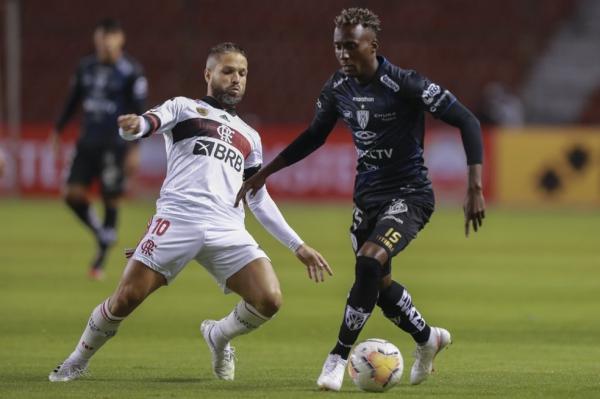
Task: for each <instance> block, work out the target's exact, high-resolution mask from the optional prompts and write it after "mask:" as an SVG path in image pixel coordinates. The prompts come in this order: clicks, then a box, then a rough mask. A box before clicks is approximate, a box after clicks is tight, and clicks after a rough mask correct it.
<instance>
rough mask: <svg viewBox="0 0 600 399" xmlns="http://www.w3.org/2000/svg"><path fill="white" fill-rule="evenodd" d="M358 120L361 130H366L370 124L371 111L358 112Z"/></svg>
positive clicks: (360, 110)
mask: <svg viewBox="0 0 600 399" xmlns="http://www.w3.org/2000/svg"><path fill="white" fill-rule="evenodd" d="M356 120H357V121H358V124H359V126H360V128H361V129H365V128H366V127H367V125H368V124H369V110H368V109H359V110H357V111H356Z"/></svg>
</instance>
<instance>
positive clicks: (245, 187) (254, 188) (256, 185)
mask: <svg viewBox="0 0 600 399" xmlns="http://www.w3.org/2000/svg"><path fill="white" fill-rule="evenodd" d="M260 172H261V171H260V170H259V171H258V172H257V173H256V174H255V175H254V176H252V177H250V178H249V179H248V180H246V181H244V183H243V184H242V187H241V188H240V191H238V193H237V195H236V197H235V205H234V206H235V207H236V208H237V207H238V205H239V204H240V201H241V200H242V199H244V198H246V193H247V192H248V191H250V195H251V196H252V197H254V195H256V193H257V192H258V190H260V188H261V187H262V186H264V185H265V181H266V177H264V176H263V174H262V173H260Z"/></svg>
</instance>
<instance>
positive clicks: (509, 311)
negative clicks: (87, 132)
mask: <svg viewBox="0 0 600 399" xmlns="http://www.w3.org/2000/svg"><path fill="white" fill-rule="evenodd" d="M354 5H359V6H368V7H369V8H372V9H373V10H374V11H375V12H376V13H377V14H379V15H380V17H381V18H382V22H383V32H382V33H381V36H380V41H381V45H382V46H381V54H383V55H385V56H386V57H388V58H389V59H390V60H391V61H392V62H394V63H397V64H398V65H400V66H403V67H406V68H414V69H417V70H418V71H420V72H422V73H423V74H425V75H426V76H428V77H431V78H432V79H434V80H435V81H437V82H439V83H441V84H443V85H444V86H446V87H447V88H449V89H450V90H452V91H453V92H454V93H455V94H456V95H457V96H458V97H459V98H460V99H461V100H462V101H463V102H464V103H465V104H466V105H467V106H469V107H470V108H471V109H473V110H474V111H477V112H478V114H479V110H480V108H481V104H482V102H483V97H484V94H485V87H487V86H488V85H489V84H490V83H491V82H496V83H500V84H502V85H503V86H504V87H505V88H507V89H509V90H510V91H512V92H513V93H515V94H516V95H517V96H518V97H519V99H520V101H521V102H522V104H523V109H524V123H522V124H511V123H490V124H485V125H484V126H483V128H484V139H485V160H486V162H485V190H486V199H487V200H488V204H489V209H488V216H487V218H486V220H485V224H484V228H483V230H482V231H480V232H479V233H477V234H476V235H475V236H474V237H473V236H472V237H471V238H469V239H468V240H465V239H464V237H463V235H462V216H461V211H460V202H461V201H462V198H463V195H464V188H465V187H464V185H465V175H466V174H465V171H466V169H465V162H464V155H463V149H462V145H461V143H460V135H459V133H458V132H457V131H455V130H454V129H452V128H449V127H447V126H445V125H443V124H440V123H438V122H437V121H435V120H433V119H432V118H429V117H428V121H427V133H426V140H427V142H426V152H427V154H426V162H427V164H428V166H429V168H430V171H431V175H432V178H433V180H434V188H435V190H436V196H437V199H438V201H439V203H440V206H439V209H438V210H437V211H436V213H435V214H434V217H433V219H432V221H431V223H430V224H429V225H428V226H427V228H426V229H425V230H424V231H423V233H422V234H421V235H420V237H419V239H418V240H416V241H415V242H414V244H412V245H411V246H410V247H409V249H408V250H407V251H406V252H405V253H403V254H402V256H401V257H399V259H397V260H395V261H394V273H395V275H397V276H401V281H402V282H403V283H406V285H407V286H409V287H410V288H411V291H412V292H413V296H414V297H415V300H416V301H418V305H419V307H420V308H421V310H423V311H424V313H425V314H426V315H427V318H429V319H430V320H434V321H435V322H436V323H439V324H440V325H442V326H446V327H448V328H449V329H451V331H452V332H453V334H454V335H455V337H456V342H455V344H454V345H453V347H452V348H451V351H452V353H451V354H450V352H449V353H448V355H443V356H442V357H441V359H440V360H439V363H440V364H439V368H440V372H439V375H436V376H435V378H434V379H432V380H431V381H428V383H427V384H426V385H423V386H420V387H418V388H417V389H413V387H410V386H408V383H407V381H406V379H404V380H403V383H402V384H401V386H400V387H398V388H397V389H395V390H394V391H393V392H394V393H397V394H398V395H405V396H406V395H407V396H411V397H433V396H444V397H447V398H454V397H456V398H481V397H484V396H486V397H502V398H506V397H519V398H528V397H544V398H548V397H582V398H590V397H597V395H598V392H599V390H600V385H599V384H600V382H599V380H598V375H600V363H598V359H599V358H600V348H599V347H598V344H597V337H598V334H599V333H600V324H599V323H600V320H598V318H597V316H595V315H596V314H597V312H598V309H600V299H599V297H598V292H600V274H599V273H600V270H599V269H598V266H599V265H600V253H599V251H598V247H599V246H598V244H599V243H600V239H599V234H598V226H600V208H599V207H600V127H599V126H598V124H599V123H600V69H599V68H598V65H600V24H598V23H597V21H598V20H600V6H599V5H600V2H598V1H594V0H579V1H577V0H521V1H517V0H504V1H501V2H500V1H492V0H485V1H475V0H473V1H467V0H428V1H383V0H381V1H378V0H371V1H341V0H331V1H316V0H305V1H296V0H288V1H279V2H276V1H239V0H231V1H192V0H173V1H168V2H167V1H160V0H146V1H143V2H142V1H138V0H131V1H115V0H105V1H103V2H96V1H93V2H92V1H67V0H62V1H61V0H49V1H41V0H21V1H18V0H0V21H2V23H0V129H1V131H0V151H2V152H3V153H4V156H5V158H6V162H7V167H6V171H5V174H4V176H3V177H1V178H0V226H1V227H2V228H0V271H1V272H2V275H3V278H2V279H0V299H1V300H0V315H1V316H2V318H3V323H0V342H1V344H0V375H1V377H0V397H7V398H8V397H10V398H21V397H22V398H29V397H44V398H49V397H57V398H58V397H60V398H67V397H72V398H78V397H102V398H107V397H129V398H134V397H140V398H147V397H173V396H175V397H198V396H199V394H206V395H207V396H208V397H226V398H233V397H261V398H262V397H283V396H284V395H285V397H289V398H291V397H302V398H303V397H307V396H313V395H314V396H316V395H322V394H321V393H319V392H316V391H315V390H314V388H313V387H314V379H315V378H316V374H317V372H318V369H319V368H320V366H321V362H322V358H323V354H324V353H326V351H327V350H329V346H330V344H331V338H332V334H334V331H336V330H337V328H338V323H339V318H340V309H342V306H343V301H344V298H345V295H346V293H347V289H348V287H349V286H350V284H351V281H352V278H353V273H352V267H351V265H352V262H353V260H352V254H351V251H350V246H349V240H348V236H347V228H348V223H349V214H350V209H351V204H350V199H351V189H352V181H353V177H354V157H355V153H354V149H353V147H352V144H351V142H350V135H349V134H348V132H347V131H346V128H345V127H344V126H342V125H341V124H340V125H338V127H337V130H336V132H334V133H332V136H331V137H330V139H329V141H328V142H327V144H326V145H325V146H324V147H323V148H322V149H321V150H320V151H318V152H317V153H315V154H313V155H311V157H310V158H309V159H307V160H306V161H304V162H301V163H300V164H298V165H296V166H294V167H292V168H289V170H286V171H283V172H282V173H280V174H277V175H275V176H273V177H272V178H271V179H270V180H269V188H270V190H271V191H272V192H273V193H274V194H275V196H276V197H278V198H279V199H282V200H293V201H294V204H291V203H289V202H285V201H282V202H281V204H282V209H283V211H284V213H285V215H286V217H287V218H288V219H289V220H290V223H291V224H292V225H293V226H294V227H295V228H296V229H297V230H298V232H299V233H300V234H301V235H302V236H303V237H304V238H305V239H306V240H307V241H308V242H309V243H311V244H313V245H314V246H315V247H317V248H318V249H320V250H321V251H322V252H323V254H324V255H325V256H326V257H327V258H328V260H329V261H330V263H331V264H332V265H333V267H334V270H335V272H336V275H335V276H334V278H332V279H331V280H329V281H327V282H326V283H325V285H324V286H317V287H314V286H311V285H309V284H308V282H307V281H303V278H302V270H299V267H298V264H297V262H295V260H294V258H293V256H292V255H291V254H290V253H289V251H287V250H286V249H285V248H282V246H281V245H279V244H278V243H276V242H275V240H274V239H272V238H271V237H270V236H268V234H266V233H265V232H264V231H263V230H262V229H261V228H260V226H258V225H257V223H256V222H255V221H254V220H253V219H252V218H251V217H249V218H248V223H249V229H250V231H251V232H252V233H253V235H255V236H256V238H257V240H258V241H259V242H260V243H261V245H263V246H264V248H265V249H267V252H268V253H269V255H270V256H271V258H272V259H273V262H274V264H275V265H276V268H277V272H278V275H279V277H280V279H281V282H282V287H283V289H284V294H285V306H284V308H283V310H282V312H281V313H280V314H279V315H278V316H277V318H276V319H275V320H274V321H273V322H271V323H270V325H269V326H267V327H265V329H261V330H260V331H257V332H256V333H255V334H252V335H250V336H248V337H242V338H241V339H240V340H239V341H238V342H236V345H237V347H238V350H239V352H238V353H239V354H240V363H239V372H238V375H239V378H238V379H237V380H236V382H235V383H234V384H232V385H226V386H225V385H223V384H221V382H220V381H215V380H213V379H212V378H211V377H210V366H209V363H208V362H209V358H208V354H207V353H206V350H205V348H204V347H201V346H198V345H199V344H198V337H197V334H196V328H197V324H198V322H199V321H200V320H202V319H203V318H205V317H219V316H220V315H222V314H224V313H226V312H228V311H229V310H230V308H231V306H232V305H233V303H235V301H236V299H235V297H234V296H228V297H225V298H223V297H221V296H220V295H219V292H218V290H217V289H216V288H215V287H214V284H213V282H212V281H211V279H210V278H209V277H208V276H207V275H206V273H205V272H204V271H203V270H202V269H201V268H198V267H188V268H186V270H185V271H184V272H183V275H182V276H181V277H180V278H178V280H177V282H176V284H174V287H172V288H169V289H165V290H160V291H159V292H158V293H156V294H155V295H153V297H152V298H150V299H149V300H148V303H147V304H144V306H143V307H142V308H141V309H140V310H139V311H138V312H136V314H135V315H133V316H132V317H131V320H128V322H127V325H126V326H124V328H123V329H122V331H121V332H120V333H119V338H118V339H116V340H114V342H111V343H110V344H109V345H107V347H106V348H104V349H103V350H102V353H101V354H100V356H98V358H97V359H95V361H94V365H93V367H94V368H93V370H92V371H93V373H94V374H93V375H92V377H91V378H90V379H88V381H82V383H76V384H71V385H68V386H56V385H51V384H49V383H48V382H47V381H46V375H47V373H48V371H49V370H50V369H51V368H53V367H54V366H55V365H56V362H57V361H59V360H60V359H61V358H62V357H63V356H64V355H65V354H66V353H68V352H69V351H70V350H72V345H73V342H74V341H75V340H76V339H77V336H78V334H79V333H80V331H81V328H82V326H83V323H84V321H85V320H86V318H87V317H88V314H89V309H91V308H93V307H94V306H95V305H96V304H97V303H98V302H99V301H101V300H103V299H104V298H105V297H106V295H107V294H108V292H109V291H110V289H112V287H113V286H114V284H115V283H116V281H117V280H118V278H119V274H120V272H121V270H122V268H123V264H124V262H123V259H122V258H121V257H120V255H119V253H118V252H119V250H120V249H121V248H123V247H126V246H129V245H131V244H132V243H135V242H136V241H137V239H138V238H139V235H140V233H141V230H143V227H144V226H145V221H146V220H147V218H148V217H149V216H150V215H151V214H152V212H153V207H154V204H153V201H154V199H155V198H156V196H157V192H158V188H159V184H160V182H161V181H162V177H163V175H164V170H165V164H164V147H163V143H162V138H161V137H155V138H152V139H149V140H146V141H144V142H143V144H142V165H141V168H140V171H139V173H138V175H137V176H136V177H135V179H133V180H132V181H131V182H130V187H129V190H128V196H129V201H127V202H126V203H125V205H124V210H123V212H122V215H123V216H122V221H121V223H120V240H119V242H118V245H117V248H119V250H115V251H114V253H113V254H112V255H111V257H110V259H109V264H108V268H107V270H108V281H106V282H104V283H97V282H91V281H86V280H85V272H86V266H87V265H86V263H85V262H87V261H88V258H89V256H90V255H91V251H92V249H93V242H92V239H91V238H90V237H88V235H87V233H86V232H85V231H84V230H83V228H82V227H81V226H80V225H79V224H78V223H77V222H76V220H75V218H73V217H72V215H70V214H69V212H68V210H67V209H66V207H65V206H64V204H63V203H62V202H61V201H60V200H59V193H60V188H61V184H62V181H63V179H64V174H65V172H66V167H67V166H68V162H69V159H70V155H71V153H72V149H73V147H72V145H73V143H74V140H75V139H76V136H77V132H78V123H77V121H73V122H71V124H70V125H69V129H68V131H67V132H66V135H65V142H66V145H65V146H63V151H62V153H61V157H60V159H54V158H53V155H52V151H50V147H49V146H48V143H47V135H48V133H49V131H50V128H51V126H52V123H53V120H54V118H55V117H56V115H57V114H58V112H59V111H60V109H61V107H62V104H63V101H64V99H65V96H66V93H67V84H68V81H69V78H70V76H71V74H72V73H73V70H74V68H75V66H76V64H77V61H78V60H79V58H80V57H81V56H83V55H85V54H88V53H91V52H92V51H93V47H92V41H91V36H92V29H93V26H94V24H95V23H96V22H97V21H98V20H99V19H100V18H101V17H104V16H113V17H115V18H118V19H119V20H121V22H122V23H123V26H124V28H125V30H126V32H127V45H126V49H127V51H128V52H130V53H131V54H132V55H133V56H134V57H135V58H136V59H138V60H139V61H140V62H141V63H142V64H143V66H144V68H145V70H146V75H147V77H148V80H149V84H150V99H149V103H148V107H150V106H152V105H154V104H157V103H159V102H162V101H163V100H164V99H166V98H170V97H173V96H176V95H186V96H190V97H200V96H202V95H203V94H204V92H205V84H204V81H203V78H202V71H203V67H204V60H205V55H206V51H207V49H208V48H209V47H210V46H212V45H213V44H215V43H217V42H221V41H226V40H231V41H236V42H239V43H240V44H242V45H243V46H244V47H246V49H247V50H248V54H249V61H250V75H249V82H248V88H247V95H246V98H245V100H244V102H243V103H242V105H241V107H240V113H241V115H242V117H243V118H245V119H246V120H248V122H250V123H251V124H252V125H254V126H255V127H257V129H258V130H259V131H260V132H261V134H262V136H263V140H264V147H265V157H266V160H268V159H270V158H271V157H273V156H274V155H275V154H276V153H277V152H278V150H279V149H281V148H282V146H284V145H285V143H287V142H289V141H290V140H291V139H292V138H293V137H294V136H295V135H296V134H297V133H298V132H299V131H300V130H301V129H303V127H304V126H305V124H306V123H307V122H308V121H309V120H310V118H311V117H312V114H313V107H314V101H315V98H316V96H317V94H318V93H319V91H320V88H321V85H322V84H323V83H324V82H325V80H326V79H327V78H328V77H329V75H330V74H331V73H332V71H333V70H334V68H336V60H335V58H334V55H333V49H332V44H331V35H332V19H333V17H334V16H335V15H337V13H338V12H339V10H340V9H341V8H342V7H347V6H354ZM323 202H326V204H324V203H323ZM396 273H397V274H396ZM363 336H364V337H365V338H366V337H372V336H380V337H383V338H387V339H390V340H392V341H394V343H396V344H397V345H398V346H399V347H400V349H401V350H402V352H403V354H404V355H405V359H406V364H407V366H410V364H411V363H410V362H411V360H410V353H411V351H412V350H413V347H412V343H411V342H409V341H410V340H409V339H408V338H407V337H405V336H404V335H401V334H398V332H397V330H396V329H394V328H393V326H391V325H390V323H389V322H387V321H386V320H385V319H384V318H383V317H381V315H380V314H377V315H376V316H374V317H373V318H372V319H371V320H370V321H369V323H368V325H367V328H366V330H365V331H364V333H363ZM191 348H193V349H191ZM115 363H118V365H119V367H114V364H115ZM266 375H268V376H269V377H268V378H267V377H265V376H266ZM354 393H356V391H355V389H354V388H353V387H352V386H351V385H350V384H349V383H346V384H345V385H344V392H343V393H342V394H341V395H337V396H336V397H337V398H340V397H348V396H346V394H348V395H349V396H350V395H352V394H354ZM326 396H327V395H326ZM333 396H334V395H331V397H333ZM350 397H355V396H354V395H352V396H350Z"/></svg>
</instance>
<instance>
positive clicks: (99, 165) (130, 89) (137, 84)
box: [51, 19, 148, 279]
mask: <svg viewBox="0 0 600 399" xmlns="http://www.w3.org/2000/svg"><path fill="white" fill-rule="evenodd" d="M124 43H125V33H124V32H123V29H122V28H121V26H120V24H119V23H118V22H117V21H115V20H112V19H105V20H102V21H101V22H100V23H99V24H98V25H97V26H96V29H95V31H94V45H95V47H96V53H95V54H93V55H90V56H88V57H85V58H83V59H82V60H81V61H80V63H79V66H78V68H77V71H76V72H75V75H74V76H73V78H72V83H71V91H70V93H69V96H68V98H67V100H66V103H65V106H64V109H63V111H62V113H61V114H60V117H59V118H58V120H57V122H56V125H55V128H54V130H53V131H52V133H51V139H52V142H53V144H54V147H55V150H56V151H57V149H58V142H59V140H58V136H59V134H60V132H61V131H62V130H63V128H64V127H65V125H66V124H67V123H68V121H69V120H70V119H71V118H72V117H73V115H74V114H75V112H76V111H77V108H78V106H79V105H80V104H81V105H82V108H83V120H82V125H81V132H80V137H79V140H78V142H77V147H76V151H75V157H74V159H73V163H72V164H71V170H70V173H69V177H68V179H67V188H66V195H65V201H66V203H67V205H68V206H69V208H71V210H72V211H73V212H74V213H75V215H77V217H78V218H79V219H80V220H81V221H82V222H83V223H84V225H85V226H87V227H88V228H89V229H90V230H91V231H92V233H93V234H94V237H95V238H96V242H97V245H98V250H97V253H96V255H95V256H94V259H93V260H92V264H91V268H90V277H92V278H95V279H100V278H102V276H103V267H104V263H105V258H106V253H107V249H108V248H109V246H110V245H112V244H113V243H114V241H115V240H116V225H117V216H118V206H119V199H120V197H121V195H122V193H123V187H124V183H125V175H126V172H131V170H133V169H135V167H136V166H137V165H136V163H137V158H138V155H137V149H136V148H135V147H136V146H135V145H132V144H131V143H127V142H126V141H124V140H122V139H121V138H120V137H119V128H118V126H117V116H119V115H122V114H127V113H141V112H142V111H143V109H144V102H145V100H146V95H147V86H148V85H147V81H146V78H145V77H144V75H143V72H142V68H141V66H140V65H139V64H138V63H137V62H136V61H135V60H134V59H132V58H131V57H130V56H129V55H127V54H125V53H124V52H123V45H124ZM94 179H97V180H99V182H100V188H101V194H102V201H103V204H104V210H105V212H104V221H103V222H100V221H99V220H98V218H97V216H96V214H95V212H94V210H93V208H92V207H91V206H90V202H89V200H88V195H87V191H88V189H89V187H90V185H91V184H92V182H93V180H94Z"/></svg>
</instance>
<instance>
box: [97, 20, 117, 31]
mask: <svg viewBox="0 0 600 399" xmlns="http://www.w3.org/2000/svg"><path fill="white" fill-rule="evenodd" d="M98 29H102V30H103V31H104V32H106V33H115V32H122V31H123V27H122V26H121V23H120V22H119V21H117V20H116V19H114V18H109V17H106V18H102V19H101V20H100V21H98V23H97V24H96V30H98Z"/></svg>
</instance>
